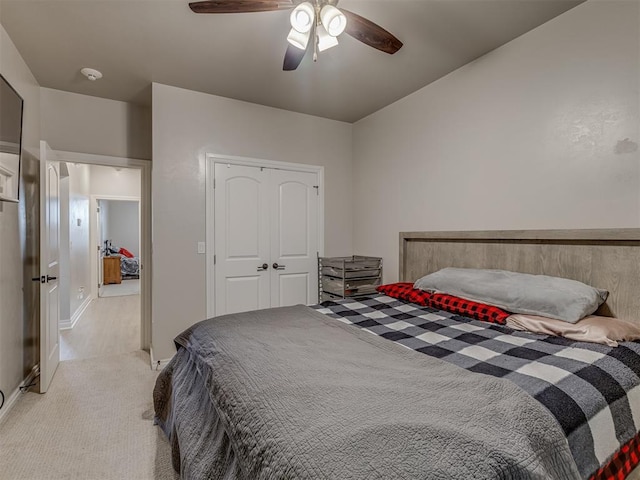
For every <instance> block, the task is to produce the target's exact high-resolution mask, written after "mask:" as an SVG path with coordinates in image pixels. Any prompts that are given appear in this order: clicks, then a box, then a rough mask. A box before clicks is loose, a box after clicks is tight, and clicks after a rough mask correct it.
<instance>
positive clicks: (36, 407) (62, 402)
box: [0, 351, 178, 480]
mask: <svg viewBox="0 0 640 480" xmlns="http://www.w3.org/2000/svg"><path fill="white" fill-rule="evenodd" d="M157 374H158V372H156V371H153V370H151V369H150V368H149V356H148V355H147V354H146V353H145V352H142V351H138V352H132V353H127V354H121V355H115V356H110V357H100V358H91V359H86V360H70V361H66V362H61V363H60V366H59V367H58V371H57V372H56V375H55V377H54V379H53V383H52V385H51V388H50V390H49V392H47V393H46V394H44V395H40V394H37V393H26V394H25V395H24V396H23V397H22V398H21V399H20V400H19V401H18V403H17V404H16V405H15V407H14V408H13V410H12V411H11V412H10V413H9V416H8V418H7V419H6V420H5V421H4V422H3V423H2V424H0V478H3V479H4V478H6V479H12V480H13V479H15V480H18V479H25V480H26V479H28V480H41V479H43V480H44V479H47V480H57V479H65V480H66V479H82V480H93V479H95V480H98V479H117V480H128V479H131V480H138V479H140V480H144V479H160V480H165V479H176V478H178V475H176V474H175V473H174V471H173V469H172V468H171V460H170V459H171V455H170V450H169V444H168V442H167V440H166V438H165V437H164V434H163V433H162V432H161V431H160V429H159V428H158V427H156V426H154V425H153V404H152V391H153V385H154V382H155V379H156V376H157Z"/></svg>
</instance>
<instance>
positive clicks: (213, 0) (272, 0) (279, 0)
mask: <svg viewBox="0 0 640 480" xmlns="http://www.w3.org/2000/svg"><path fill="white" fill-rule="evenodd" d="M293 6H295V4H294V2H292V1H291V0H205V1H202V2H191V3H190V4H189V8H191V10H193V11H194V12H195V13H246V12H271V11H274V10H286V9H288V8H292V7H293Z"/></svg>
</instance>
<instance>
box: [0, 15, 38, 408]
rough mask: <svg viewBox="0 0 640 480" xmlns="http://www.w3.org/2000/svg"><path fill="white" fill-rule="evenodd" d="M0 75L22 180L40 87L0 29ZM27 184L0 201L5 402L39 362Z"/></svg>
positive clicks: (32, 212)
mask: <svg viewBox="0 0 640 480" xmlns="http://www.w3.org/2000/svg"><path fill="white" fill-rule="evenodd" d="M0 73H1V74H2V75H3V76H4V77H5V79H6V80H7V81H8V82H9V83H10V84H11V86H13V88H15V89H16V91H17V92H18V93H19V94H20V96H21V97H22V98H23V100H24V110H23V124H22V148H23V153H22V165H23V167H22V168H23V178H24V176H26V175H31V174H35V175H36V176H37V171H38V166H37V163H38V162H37V161H38V160H39V158H40V154H39V151H40V147H39V142H40V87H39V85H38V82H37V81H36V79H35V77H34V76H33V74H32V73H31V71H30V70H29V67H28V66H27V64H26V63H25V62H24V60H23V59H22V57H21V56H20V53H19V52H18V50H17V49H16V47H15V45H14V44H13V42H12V41H11V39H10V38H9V36H8V35H7V32H6V31H5V29H4V27H2V26H1V25H0ZM31 178H33V177H31ZM27 183H29V184H30V185H29V187H28V188H27V189H25V188H24V187H25V185H24V184H23V185H22V186H21V189H22V191H21V192H20V204H12V203H5V202H2V204H1V207H0V208H1V211H0V390H2V392H3V393H4V395H5V397H6V398H7V399H8V397H9V396H10V395H11V394H12V393H13V392H14V391H15V389H16V388H17V387H18V385H19V384H20V382H21V381H22V380H24V378H25V376H26V374H27V373H28V371H29V370H30V369H31V367H32V366H33V365H35V363H37V362H38V359H39V352H38V351H37V345H38V342H37V337H38V332H37V327H38V325H39V323H36V322H38V315H39V309H38V303H37V302H38V298H39V284H38V283H35V282H33V283H32V282H31V280H30V277H32V276H39V266H38V265H35V264H34V261H33V260H34V256H35V258H38V256H39V253H38V248H39V241H38V238H37V237H38V231H39V230H38V228H37V218H36V219H35V220H34V217H37V215H38V212H39V210H38V205H37V197H36V198H35V199H34V198H33V196H32V195H31V194H32V193H33V191H32V190H33V187H34V184H35V182H34V181H33V180H32V179H30V180H29V181H28V182H27ZM34 222H35V224H34ZM23 278H26V279H28V282H23ZM5 408H6V406H5ZM1 413H3V412H0V414H1Z"/></svg>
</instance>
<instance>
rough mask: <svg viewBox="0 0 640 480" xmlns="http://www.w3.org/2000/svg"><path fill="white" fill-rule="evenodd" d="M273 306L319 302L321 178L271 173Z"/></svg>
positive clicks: (293, 173) (307, 175)
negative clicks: (319, 193) (319, 207)
mask: <svg viewBox="0 0 640 480" xmlns="http://www.w3.org/2000/svg"><path fill="white" fill-rule="evenodd" d="M270 183H271V186H270V190H271V209H270V213H271V217H270V223H271V262H270V263H271V265H270V266H271V306H272V307H284V306H287V305H296V304H303V305H312V304H314V303H317V301H318V261H317V252H318V198H319V197H318V191H317V187H316V186H317V185H318V181H317V174H315V173H307V172H293V171H288V170H271V182H270Z"/></svg>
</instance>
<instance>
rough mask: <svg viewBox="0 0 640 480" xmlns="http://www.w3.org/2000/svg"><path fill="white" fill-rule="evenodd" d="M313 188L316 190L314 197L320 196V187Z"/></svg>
mask: <svg viewBox="0 0 640 480" xmlns="http://www.w3.org/2000/svg"><path fill="white" fill-rule="evenodd" d="M313 188H315V189H316V195H320V185H314V186H313Z"/></svg>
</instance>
